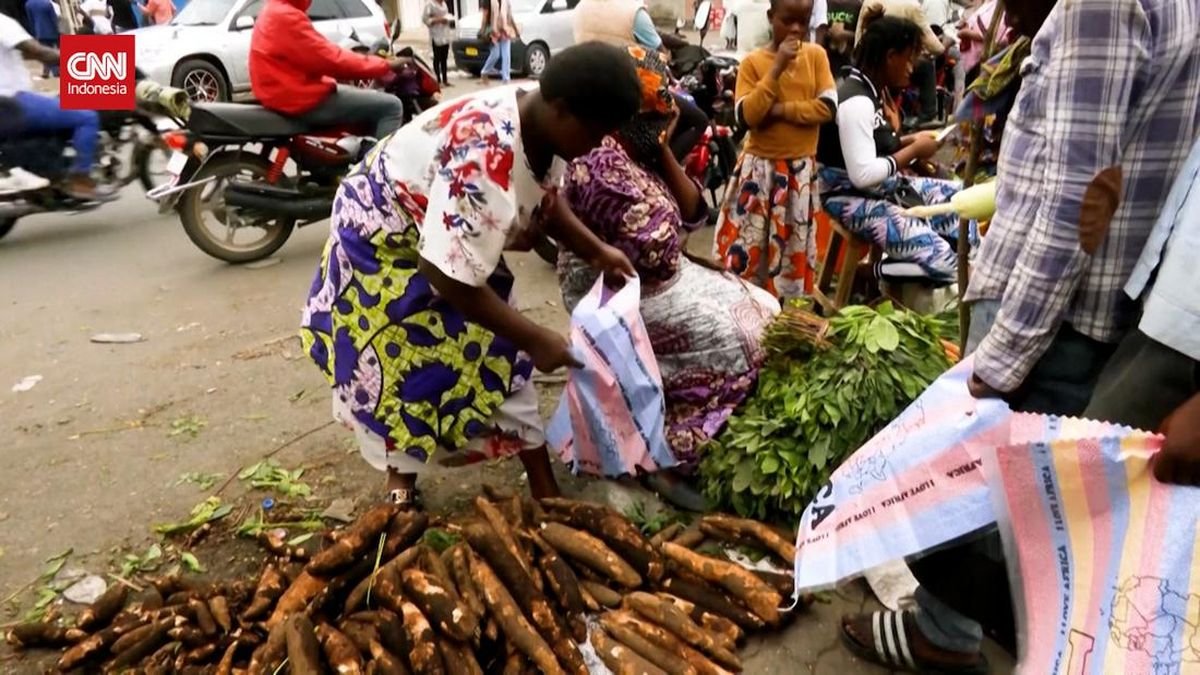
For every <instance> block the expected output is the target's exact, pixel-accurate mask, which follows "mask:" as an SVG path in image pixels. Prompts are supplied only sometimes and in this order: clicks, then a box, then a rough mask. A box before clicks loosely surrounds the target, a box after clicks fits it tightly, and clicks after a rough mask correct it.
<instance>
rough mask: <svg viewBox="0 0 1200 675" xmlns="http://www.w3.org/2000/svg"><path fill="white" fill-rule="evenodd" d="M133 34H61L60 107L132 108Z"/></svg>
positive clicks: (86, 108)
mask: <svg viewBox="0 0 1200 675" xmlns="http://www.w3.org/2000/svg"><path fill="white" fill-rule="evenodd" d="M133 46H134V38H133V36H132V35H64V36H62V49H61V50H60V54H61V57H60V58H61V61H60V63H59V66H60V70H61V72H62V79H61V82H60V85H59V97H60V100H61V101H62V107H63V108H68V109H74V110H132V109H133V108H134V107H135V106H136V104H135V88H136V87H135V85H134V80H135V79H136V78H135V77H134V73H135V72H136V69H135V67H134V62H133Z"/></svg>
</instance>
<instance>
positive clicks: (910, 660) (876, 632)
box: [841, 610, 988, 675]
mask: <svg viewBox="0 0 1200 675" xmlns="http://www.w3.org/2000/svg"><path fill="white" fill-rule="evenodd" d="M906 614H911V612H893V611H891V610H884V611H880V612H872V613H871V636H872V638H873V639H874V642H873V644H870V645H864V644H862V643H861V642H859V641H858V638H856V637H854V635H852V634H851V633H850V632H849V631H848V630H846V622H845V621H844V620H843V621H842V625H841V636H842V642H843V643H844V644H845V645H846V648H847V649H849V650H850V651H851V652H853V653H854V655H855V656H857V657H859V658H860V659H863V660H864V661H869V662H871V663H874V664H877V665H880V666H883V667H885V668H890V669H893V670H901V671H905V672H912V673H928V674H929V675H987V673H988V662H987V658H986V657H984V655H983V654H980V655H979V659H978V660H977V661H976V662H975V663H971V664H967V665H961V666H947V665H944V664H937V663H934V662H931V661H928V660H925V659H917V658H915V657H914V656H913V655H912V650H911V649H909V647H908V633H907V631H905V630H904V616H905V615H906Z"/></svg>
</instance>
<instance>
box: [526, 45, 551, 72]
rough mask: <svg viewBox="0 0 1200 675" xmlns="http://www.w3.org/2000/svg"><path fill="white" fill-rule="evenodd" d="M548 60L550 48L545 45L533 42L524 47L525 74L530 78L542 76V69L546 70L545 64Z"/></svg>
mask: <svg viewBox="0 0 1200 675" xmlns="http://www.w3.org/2000/svg"><path fill="white" fill-rule="evenodd" d="M549 62H550V48H549V47H547V46H546V45H544V44H542V43H540V42H535V43H533V44H531V45H529V46H527V47H525V74H526V75H528V76H529V77H530V78H531V79H534V80H536V79H538V78H539V77H541V76H542V71H544V70H546V64H547V63H549Z"/></svg>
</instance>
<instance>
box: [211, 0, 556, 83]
mask: <svg viewBox="0 0 1200 675" xmlns="http://www.w3.org/2000/svg"><path fill="white" fill-rule="evenodd" d="M193 1H194V0H193ZM578 3H579V0H513V3H512V10H513V21H514V22H515V23H516V24H517V30H519V31H520V32H521V39H519V40H514V41H513V43H512V71H513V74H514V75H526V76H528V77H533V78H536V77H538V76H540V75H541V74H542V71H543V70H545V69H546V63H547V62H549V61H550V56H551V55H552V54H555V53H557V52H559V51H562V50H564V49H566V48H567V47H570V46H571V45H573V44H575V28H574V26H573V25H572V23H573V21H574V19H575V12H574V10H575V5H576V4H578ZM482 25H483V14H482V13H479V14H474V15H472V16H468V17H464V18H462V19H460V20H459V21H458V39H457V40H455V41H454V65H455V66H457V67H458V69H459V70H464V71H467V72H469V73H471V74H472V75H479V73H480V72H481V71H482V70H483V63H484V61H486V60H487V57H488V52H489V51H490V50H491V48H492V43H491V42H490V41H487V40H481V39H479V28H480V26H482ZM497 67H498V66H497Z"/></svg>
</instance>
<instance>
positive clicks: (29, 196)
mask: <svg viewBox="0 0 1200 675" xmlns="http://www.w3.org/2000/svg"><path fill="white" fill-rule="evenodd" d="M138 104H139V108H138V109H136V110H102V111H99V113H98V114H99V116H100V137H99V140H98V143H97V149H96V165H95V167H94V168H93V171H92V176H93V177H94V178H95V179H96V182H97V183H98V185H99V187H100V189H101V190H105V191H114V192H115V191H116V190H119V189H121V188H123V187H125V186H126V185H129V184H131V183H133V182H140V183H141V184H142V187H143V188H144V189H146V190H147V191H149V190H151V189H153V188H154V187H155V176H154V170H153V168H152V165H153V164H154V162H155V160H156V159H158V158H162V159H165V158H166V149H165V147H164V146H163V144H162V141H161V140H160V135H161V133H162V131H163V129H162V127H163V126H169V125H170V122H169V121H168V120H166V119H164V117H163V116H162V115H160V114H158V113H157V112H155V111H154V110H153V106H147V105H145V102H144V101H141V100H139V102H138ZM70 147H71V132H70V131H64V132H61V133H53V134H33V135H28V136H23V137H20V138H8V139H4V140H3V141H0V169H4V170H10V169H15V168H21V169H24V170H26V171H30V172H32V173H35V174H37V175H39V176H41V177H43V178H46V179H47V180H49V181H50V185H48V186H46V187H44V188H39V189H36V190H29V191H24V192H15V193H10V194H3V195H0V237H3V236H5V235H7V234H8V233H9V232H11V231H12V229H13V228H14V227H15V226H16V224H17V220H19V219H21V218H23V217H25V216H29V215H33V214H36V213H50V212H62V211H67V212H78V211H90V210H92V209H95V208H97V207H99V206H100V205H101V204H102V203H103V202H99V201H86V200H80V199H77V198H75V197H72V196H70V195H68V194H67V193H66V192H64V191H63V190H62V189H61V188H60V187H59V186H60V185H61V183H62V181H63V179H65V178H66V176H67V174H68V173H69V169H70V166H71V159H72V158H71V156H70V155H69V154H68V149H69V148H70Z"/></svg>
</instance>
